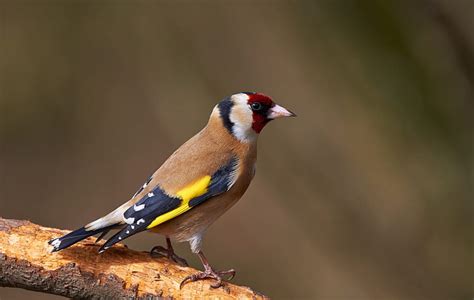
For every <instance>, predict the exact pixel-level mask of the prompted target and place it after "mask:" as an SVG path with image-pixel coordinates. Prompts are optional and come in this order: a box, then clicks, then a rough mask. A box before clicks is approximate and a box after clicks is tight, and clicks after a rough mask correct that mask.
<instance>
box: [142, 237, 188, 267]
mask: <svg viewBox="0 0 474 300" xmlns="http://www.w3.org/2000/svg"><path fill="white" fill-rule="evenodd" d="M166 244H167V246H168V248H165V247H162V246H155V247H153V249H151V251H150V254H151V256H152V257H154V256H155V255H158V256H165V257H167V258H168V259H169V260H172V261H174V262H175V263H178V264H180V265H182V266H185V267H187V266H188V262H187V261H186V260H185V259H184V258H182V257H179V256H178V255H177V254H176V253H174V249H173V246H172V245H171V240H170V238H169V237H166Z"/></svg>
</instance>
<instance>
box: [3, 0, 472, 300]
mask: <svg viewBox="0 0 474 300" xmlns="http://www.w3.org/2000/svg"><path fill="white" fill-rule="evenodd" d="M473 11H474V2H473V1H450V0H427V1H408V0H406V1H395V0H392V1H382V0H357V1H356V0H327V1H190V0H188V1H171V0H170V1H151V0H150V1H78V0H76V1H59V0H58V1H21V0H19V1H14V0H2V1H1V3H0V70H1V71H0V80H1V81H0V82H1V86H0V93H1V94H0V139H1V140H0V142H1V143H0V146H1V148H0V216H1V217H6V218H17V219H29V220H31V221H33V222H36V223H39V224H42V225H45V226H52V227H59V228H68V229H74V228H77V227H79V226H81V225H83V224H84V223H86V222H89V221H91V220H93V219H95V218H97V217H99V216H101V215H103V214H105V213H107V212H108V211H109V210H111V209H112V208H115V207H116V206H118V205H119V204H121V203H122V202H124V201H126V200H127V199H128V198H129V197H130V196H131V195H132V194H133V193H134V192H135V190H136V189H137V188H138V186H140V185H141V184H142V183H143V181H144V180H145V179H146V178H147V177H148V176H149V175H150V174H151V173H152V172H153V171H154V169H155V168H156V167H158V166H159V165H160V164H161V163H162V162H163V161H164V160H165V159H166V158H167V157H168V155H169V154H170V153H172V152H173V151H174V150H175V149H176V148H177V147H178V146H179V145H181V143H183V142H184V141H185V140H186V139H188V138H189V137H190V136H192V135H193V134H194V133H196V132H197V131H198V130H200V128H201V127H202V126H204V124H205V123H206V121H207V118H208V115H209V113H210V111H211V109H212V107H213V105H215V103H217V102H218V101H219V100H220V99H222V98H224V97H225V96H227V95H229V94H232V93H234V92H238V91H249V90H250V91H260V92H263V93H266V94H269V95H271V96H272V97H273V98H274V99H275V100H276V101H277V102H279V103H280V104H282V105H284V106H286V107H288V108H290V109H291V110H293V111H295V112H296V113H297V114H298V115H299V116H298V118H296V119H291V120H281V121H280V120H279V121H275V122H274V123H271V124H270V125H269V126H268V127H267V128H266V129H265V130H264V132H263V134H262V136H261V137H260V141H259V163H258V169H257V176H256V179H255V181H254V182H253V184H252V186H251V187H250V189H249V190H248V192H247V194H246V195H245V196H244V198H243V199H242V200H241V201H240V202H239V203H238V205H236V206H235V207H234V208H233V209H231V210H230V211H229V212H228V213H227V214H226V215H225V216H224V217H223V218H221V219H220V220H219V221H218V222H217V223H216V224H215V225H214V226H213V227H211V230H210V231H209V232H208V234H207V237H206V240H205V245H204V250H205V253H206V254H207V256H208V257H209V259H210V261H211V262H212V263H213V265H214V266H216V267H217V268H229V267H234V268H236V269H237V271H238V273H237V277H236V278H235V282H236V283H239V284H244V285H248V286H251V287H253V288H254V289H256V290H258V291H260V292H262V293H264V294H266V295H269V296H271V297H273V298H275V299H472V297H473V278H474V273H473V270H474V265H473V246H472V245H473V233H474V229H473V191H472V188H473V172H472V170H473V168H472V167H473V164H472V153H473V147H472V146H473V140H472V139H473V123H472V118H473V105H472V100H473V99H474V97H473V95H474V94H473V88H474V59H473V57H474V56H473V55H474V51H473V49H474V22H473V18H472V12H473ZM126 243H127V244H128V245H129V246H130V247H132V248H134V249H139V250H149V249H150V248H151V247H152V246H153V245H156V244H158V243H161V244H163V239H162V238H161V237H159V236H157V235H150V234H141V235H137V236H135V237H133V238H131V239H129V240H127V241H126ZM178 251H179V253H180V254H182V255H183V256H184V257H186V258H187V259H188V260H190V261H191V262H192V264H193V266H195V267H199V268H201V265H200V263H199V262H198V260H197V259H196V258H195V257H193V255H192V254H191V252H190V251H189V247H188V245H187V244H182V245H180V246H178ZM0 298H1V299H2V300H5V299H50V298H55V296H50V295H45V294H44V295H42V294H37V293H31V292H27V291H22V290H13V289H5V288H3V289H0Z"/></svg>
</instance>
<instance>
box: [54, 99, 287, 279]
mask: <svg viewBox="0 0 474 300" xmlns="http://www.w3.org/2000/svg"><path fill="white" fill-rule="evenodd" d="M293 116H295V114H293V113H292V112H290V111H289V110H287V109H285V108H283V107H281V106H279V105H277V104H275V103H274V102H273V101H272V99H271V98H270V97H268V96H266V95H263V94H260V93H250V92H242V93H238V94H234V95H232V96H230V97H227V98H225V99H224V100H222V101H221V102H219V103H218V104H217V105H216V106H215V107H214V109H213V111H212V114H211V116H210V118H209V122H208V124H207V125H206V126H205V127H204V129H202V130H201V131H200V132H199V133H197V134H196V135H195V136H194V137H192V138H191V139H189V140H188V141H187V142H186V143H184V144H183V145H182V146H181V147H179V149H178V150H176V151H175V152H174V153H173V154H172V155H171V156H170V157H169V158H168V159H167V160H166V161H165V162H164V163H163V165H162V166H161V167H160V168H159V169H158V170H157V171H156V172H155V173H154V174H153V175H152V176H151V177H150V178H149V179H148V180H147V181H146V182H145V184H143V186H141V187H140V188H139V189H138V191H137V192H136V193H135V194H134V195H133V196H132V198H131V199H130V200H129V201H128V202H126V203H124V204H122V205H121V206H120V207H118V208H117V209H115V210H114V211H112V212H111V213H109V214H108V215H106V216H104V217H102V218H100V219H97V220H95V221H93V222H91V223H89V224H87V225H85V226H84V227H82V228H79V229H77V230H75V231H72V232H71V233H69V234H66V235H65V236H63V237H59V238H56V239H53V240H51V241H50V242H49V243H50V244H51V245H52V246H53V250H52V251H53V252H54V251H59V250H62V249H64V248H67V247H69V246H71V245H73V244H75V243H77V242H79V241H81V240H83V239H85V238H87V237H89V236H93V235H96V234H100V236H99V238H98V240H100V239H101V238H103V237H104V236H105V235H106V234H107V233H108V232H109V231H110V230H111V229H119V231H118V232H117V233H116V234H114V235H113V236H112V237H110V238H109V239H108V240H107V241H106V242H105V243H104V244H103V245H102V247H101V248H100V250H99V253H102V252H103V251H105V250H107V249H108V248H110V247H111V246H112V245H114V244H115V243H117V242H120V241H123V240H125V239H126V238H128V237H130V236H132V235H134V234H136V233H138V232H141V231H144V230H150V231H153V232H156V233H159V234H162V235H164V236H165V237H166V242H167V248H164V247H160V246H158V247H155V248H153V249H152V253H154V252H157V253H160V254H164V255H166V256H167V257H168V258H169V259H172V260H174V261H176V262H178V263H181V264H185V265H187V263H186V261H185V260H184V259H182V258H180V257H179V256H177V255H176V254H175V253H174V250H173V247H172V245H171V239H172V240H175V241H178V242H183V241H188V242H189V243H190V246H191V250H192V252H193V253H196V254H197V255H198V256H199V258H200V259H201V262H202V264H203V266H204V272H199V273H196V274H193V275H191V276H188V277H186V278H184V280H183V281H182V282H181V287H182V286H183V285H184V284H185V283H186V282H189V281H197V280H201V279H205V278H210V279H215V280H216V283H215V284H213V285H212V287H219V286H220V285H221V284H222V276H224V275H229V277H230V279H231V278H232V277H233V276H234V275H235V271H234V270H228V271H215V270H214V269H213V268H212V267H211V266H210V265H209V262H208V261H207V259H206V257H205V256H204V253H203V252H202V251H201V243H202V238H203V235H204V233H205V232H206V229H207V228H208V227H209V226H210V225H211V224H212V223H213V222H214V221H216V220H217V218H219V217H220V216H221V215H222V214H223V213H224V212H225V211H227V210H228V209H229V208H230V207H231V206H232V205H234V204H235V203H236V202H237V201H238V200H239V199H240V198H241V197H242V195H243V194H244V192H245V191H246V190H247V188H248V186H249V184H250V182H251V181H252V179H253V177H254V175H255V163H256V159H257V137H258V135H259V133H260V132H261V131H262V129H263V128H264V127H265V125H266V124H267V123H268V122H269V121H271V120H273V119H277V118H281V117H293Z"/></svg>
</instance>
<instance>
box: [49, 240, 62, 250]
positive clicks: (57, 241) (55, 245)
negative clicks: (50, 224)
mask: <svg viewBox="0 0 474 300" xmlns="http://www.w3.org/2000/svg"><path fill="white" fill-rule="evenodd" d="M51 245H52V246H53V247H54V248H59V246H60V245H61V240H60V239H55V240H54V241H52V242H51Z"/></svg>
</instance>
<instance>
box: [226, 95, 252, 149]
mask: <svg viewBox="0 0 474 300" xmlns="http://www.w3.org/2000/svg"><path fill="white" fill-rule="evenodd" d="M245 96H247V95H245ZM229 118H230V121H231V122H232V123H233V124H234V126H233V127H232V132H233V134H234V136H235V137H236V138H237V139H239V140H240V141H243V142H249V141H252V140H254V139H255V138H256V137H257V133H256V132H255V131H254V130H253V129H252V123H253V117H252V110H251V109H250V108H249V106H248V105H247V99H238V100H237V101H236V105H234V107H233V108H232V111H231V114H230V116H229Z"/></svg>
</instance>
